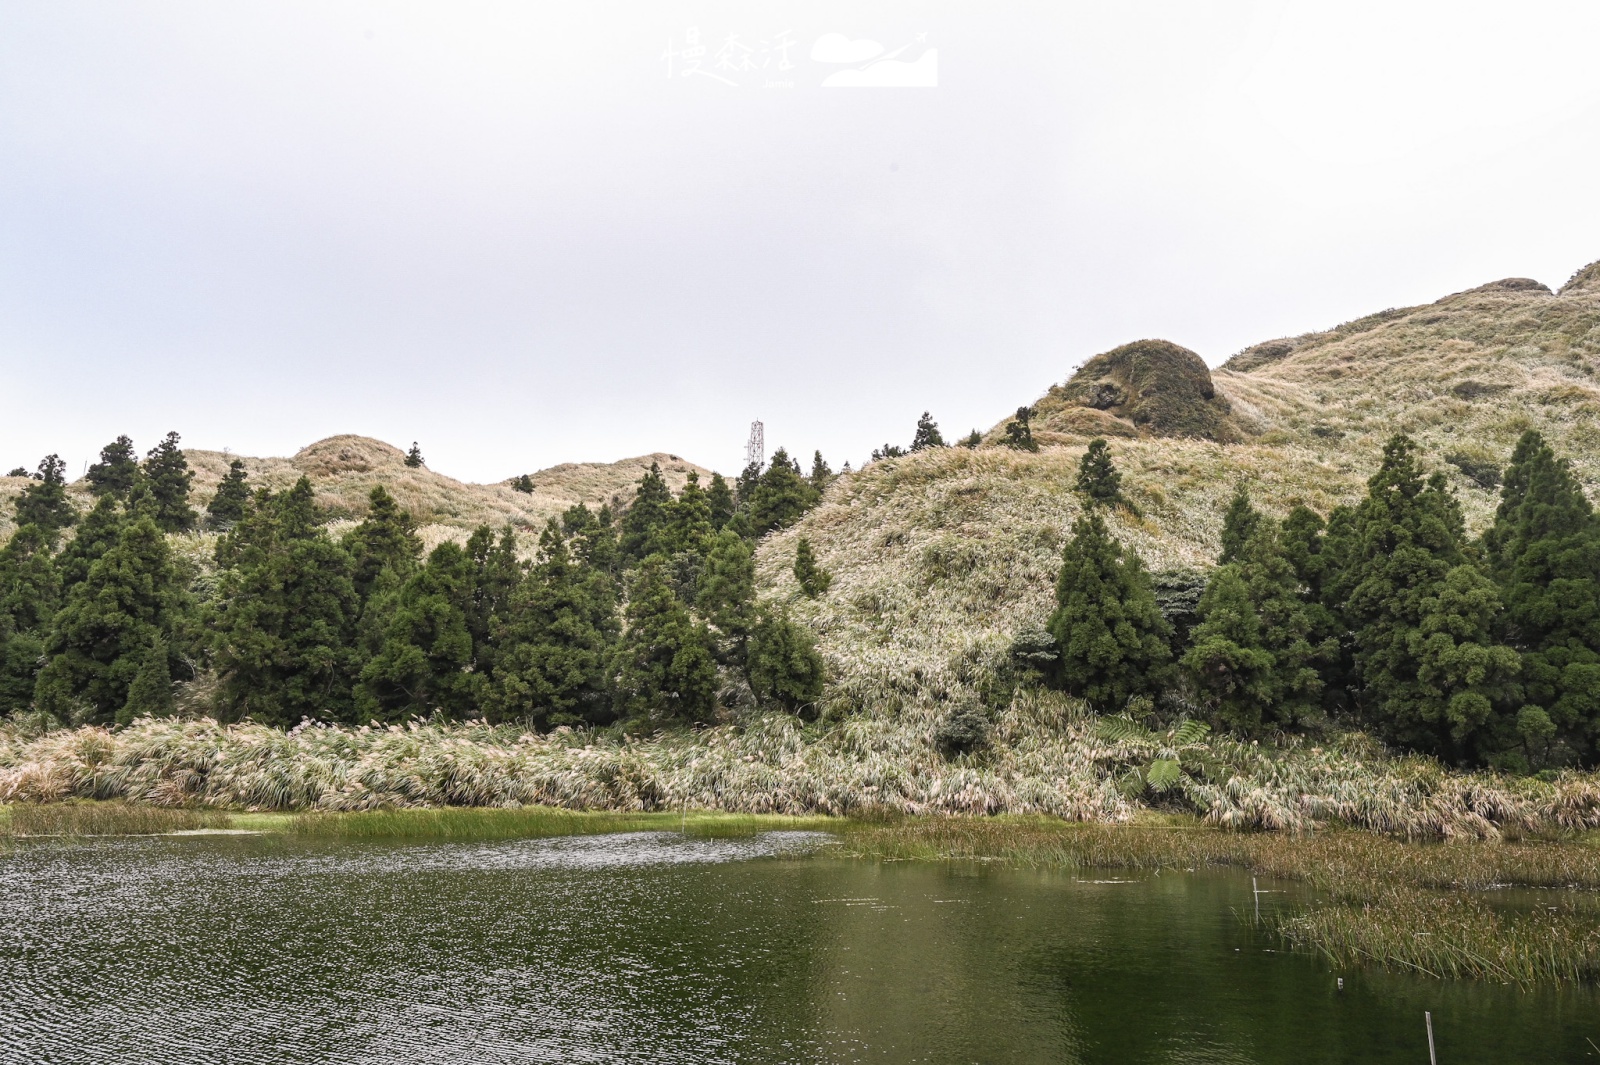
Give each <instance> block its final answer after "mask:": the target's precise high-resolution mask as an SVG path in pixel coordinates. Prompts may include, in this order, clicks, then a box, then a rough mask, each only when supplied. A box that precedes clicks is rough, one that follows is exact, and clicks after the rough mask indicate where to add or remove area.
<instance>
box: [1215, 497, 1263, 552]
mask: <svg viewBox="0 0 1600 1065" xmlns="http://www.w3.org/2000/svg"><path fill="white" fill-rule="evenodd" d="M1262 523H1263V519H1262V517H1261V512H1260V511H1259V510H1257V509H1256V508H1255V507H1253V506H1251V504H1250V492H1249V490H1248V489H1246V488H1245V486H1244V485H1242V484H1241V485H1240V486H1239V490H1238V491H1237V492H1235V493H1234V494H1233V500H1232V502H1230V503H1229V504H1228V509H1227V511H1225V512H1224V513H1223V515H1222V554H1221V555H1220V556H1218V558H1217V563H1218V565H1222V566H1226V565H1227V564H1228V563H1230V562H1237V561H1239V560H1240V559H1241V558H1243V557H1244V549H1245V545H1246V544H1248V543H1249V542H1250V539H1251V537H1253V536H1255V534H1256V530H1257V529H1259V528H1261V526H1262Z"/></svg>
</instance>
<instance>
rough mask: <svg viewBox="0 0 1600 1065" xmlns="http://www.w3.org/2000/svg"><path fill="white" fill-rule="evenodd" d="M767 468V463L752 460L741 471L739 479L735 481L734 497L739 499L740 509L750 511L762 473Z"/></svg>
mask: <svg viewBox="0 0 1600 1065" xmlns="http://www.w3.org/2000/svg"><path fill="white" fill-rule="evenodd" d="M765 469H766V465H765V463H762V462H752V463H750V464H749V465H747V466H746V467H745V468H744V469H742V470H740V471H739V477H738V480H736V481H735V482H734V486H733V491H734V498H735V499H736V500H737V501H738V509H739V510H744V511H748V510H749V509H750V503H751V500H753V499H754V498H755V494H756V486H757V485H759V484H760V483H761V473H762V471H763V470H765Z"/></svg>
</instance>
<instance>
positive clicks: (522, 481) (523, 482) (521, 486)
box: [511, 473, 533, 496]
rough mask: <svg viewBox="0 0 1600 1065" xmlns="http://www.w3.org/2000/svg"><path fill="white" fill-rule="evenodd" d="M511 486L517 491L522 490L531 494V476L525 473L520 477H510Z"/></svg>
mask: <svg viewBox="0 0 1600 1065" xmlns="http://www.w3.org/2000/svg"><path fill="white" fill-rule="evenodd" d="M511 487H512V488H513V489H515V490H516V491H518V492H524V493H526V494H528V495H530V496H531V495H533V478H532V477H530V476H528V475H527V474H525V473H524V474H523V475H522V476H520V477H513V478H512V479H511Z"/></svg>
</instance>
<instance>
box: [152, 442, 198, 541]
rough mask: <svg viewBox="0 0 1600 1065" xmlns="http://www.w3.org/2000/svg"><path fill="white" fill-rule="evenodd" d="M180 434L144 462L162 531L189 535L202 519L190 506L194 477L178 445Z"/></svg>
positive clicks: (156, 447) (154, 448)
mask: <svg viewBox="0 0 1600 1065" xmlns="http://www.w3.org/2000/svg"><path fill="white" fill-rule="evenodd" d="M178 442H179V437H178V434H177V433H168V434H167V435H166V437H165V438H164V439H163V440H162V441H161V443H159V444H157V445H156V446H155V447H153V448H151V449H150V453H149V454H148V455H146V456H145V460H144V480H145V484H146V486H147V487H148V488H149V489H150V496H151V498H152V499H153V500H154V501H155V522H156V525H158V526H159V527H160V528H161V530H162V531H163V532H189V531H190V530H191V529H193V528H194V527H195V526H196V525H197V524H198V523H199V521H200V516H199V515H198V514H196V513H195V512H194V508H193V507H191V506H189V485H190V483H191V482H192V481H193V480H194V474H193V473H191V472H190V471H189V460H188V459H186V458H184V456H183V449H182V448H180V447H179V446H178Z"/></svg>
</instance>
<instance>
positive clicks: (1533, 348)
mask: <svg viewBox="0 0 1600 1065" xmlns="http://www.w3.org/2000/svg"><path fill="white" fill-rule="evenodd" d="M1132 349H1138V350H1137V351H1133V350H1132ZM1152 352H1154V353H1155V354H1156V355H1157V356H1159V358H1157V359H1155V360H1154V362H1155V363H1158V364H1160V365H1156V366H1155V368H1154V370H1152V368H1151V364H1152V360H1151V359H1150V358H1148V356H1149V355H1150V353H1152ZM1190 355H1191V353H1188V352H1187V351H1185V349H1182V348H1179V347H1177V345H1174V344H1169V343H1165V342H1160V341H1141V342H1139V343H1138V344H1134V345H1128V346H1126V347H1124V348H1119V349H1116V351H1114V352H1108V353H1106V355H1104V356H1100V357H1097V358H1096V359H1091V360H1089V361H1088V362H1087V363H1085V364H1084V367H1083V369H1082V370H1080V371H1079V374H1078V375H1077V376H1075V377H1074V378H1071V379H1069V380H1068V381H1066V382H1063V383H1062V384H1059V385H1056V386H1053V387H1052V388H1051V389H1050V391H1049V392H1047V393H1046V395H1045V396H1044V397H1042V398H1041V399H1039V400H1038V401H1037V402H1036V404H1035V409H1036V411H1037V414H1036V420H1035V429H1036V432H1035V436H1036V439H1038V440H1039V441H1040V442H1041V443H1042V444H1043V447H1042V449H1041V451H1040V452H1038V453H1037V454H1028V453H1024V452H1017V451H1012V450H1009V449H1006V448H1004V447H1001V446H998V442H997V441H998V438H999V437H1000V436H1001V435H1002V434H1001V432H1000V429H1001V427H1000V426H997V427H996V428H995V430H994V431H991V432H990V433H989V434H988V436H987V437H986V443H985V444H984V445H983V446H981V447H980V448H978V449H977V450H967V449H964V448H947V449H938V450H933V451H924V452H920V453H917V454H913V455H909V456H907V457H904V458H900V459H893V460H885V461H880V462H875V463H872V464H871V465H869V466H866V467H864V468H863V469H862V470H860V471H858V472H857V473H855V474H852V475H849V476H846V477H843V478H841V479H840V480H839V481H838V482H836V483H835V484H834V485H833V486H832V487H830V489H829V490H828V493H827V495H826V497H825V499H824V501H823V503H822V505H821V506H819V507H818V508H817V509H816V510H814V511H813V512H812V513H811V514H809V515H808V516H807V517H806V518H805V519H804V520H803V521H802V522H801V523H800V524H799V525H798V526H797V527H795V528H793V529H790V530H789V531H787V532H785V533H783V534H781V535H777V536H773V537H770V538H768V540H767V541H765V542H764V543H763V544H762V545H761V548H760V552H759V564H760V567H761V574H762V578H763V582H764V584H765V585H766V586H767V587H768V588H770V589H771V590H772V591H771V594H773V595H775V596H777V597H779V598H783V599H787V600H789V601H791V602H792V603H793V605H794V609H795V611H796V613H797V615H799V616H800V617H802V618H804V619H805V620H806V621H807V622H809V623H810V624H811V625H812V626H813V627H815V629H816V630H817V632H818V633H819V639H820V644H821V646H822V649H823V651H824V653H825V654H826V656H827V657H828V659H829V661H830V663H831V665H832V668H833V672H834V675H835V676H836V677H837V679H838V683H837V684H835V685H834V687H833V694H832V697H831V698H832V700H833V702H834V703H835V704H836V707H837V708H838V709H841V710H842V709H851V710H874V709H877V710H886V711H891V712H892V711H894V710H896V709H899V708H913V707H922V708H927V707H930V706H932V705H933V704H936V703H937V702H939V701H940V700H942V699H943V698H944V697H946V696H947V695H949V694H951V693H953V692H956V691H958V690H960V689H962V688H965V687H967V686H969V685H972V684H975V683H980V682H981V681H982V679H983V678H984V677H985V676H987V675H989V674H990V673H991V671H992V670H993V669H994V668H995V666H996V665H998V664H999V663H1000V662H1001V661H1003V659H1004V656H1005V653H1006V650H1007V648H1008V647H1009V646H1010V643H1011V641H1012V638H1013V637H1014V636H1015V635H1016V633H1018V632H1019V631H1022V630H1024V629H1028V628H1034V627H1037V626H1039V625H1040V624H1041V623H1042V622H1043V621H1044V619H1045V618H1046V617H1047V616H1048V614H1049V611H1050V608H1051V605H1052V602H1053V592H1054V580H1055V575H1056V571H1057V568H1058V560H1059V554H1060V549H1061V545H1062V543H1063V542H1064V540H1065V537H1066V535H1067V532H1068V529H1069V528H1070V526H1071V523H1072V521H1073V520H1074V519H1075V518H1076V516H1077V514H1078V512H1079V506H1078V502H1077V500H1076V498H1075V497H1074V495H1073V492H1072V484H1073V480H1074V478H1075V476H1076V472H1077V464H1078V460H1079V458H1080V456H1081V455H1082V452H1083V448H1084V446H1085V445H1086V443H1087V441H1088V439H1089V438H1090V437H1091V436H1093V435H1102V436H1107V437H1110V438H1111V448H1112V452H1113V454H1114V456H1115V460H1116V462H1117V465H1118V467H1119V469H1121V470H1122V472H1123V475H1124V480H1123V483H1124V490H1125V492H1126V493H1127V494H1128V495H1129V497H1130V498H1131V499H1132V500H1133V501H1134V502H1135V503H1136V504H1137V505H1138V507H1139V510H1140V511H1141V514H1142V517H1139V518H1134V517H1132V516H1130V515H1128V514H1125V513H1124V514H1119V515H1116V516H1114V517H1113V519H1112V522H1111V524H1112V526H1113V528H1114V531H1115V533H1116V534H1117V535H1118V536H1119V537H1121V538H1122V539H1123V540H1124V542H1126V543H1129V544H1130V545H1131V546H1133V547H1134V548H1136V549H1137V550H1138V551H1139V552H1140V554H1141V555H1142V556H1143V557H1144V559H1145V561H1146V563H1147V564H1148V565H1149V567H1150V568H1151V569H1154V570H1161V569H1164V568H1176V567H1182V568H1193V569H1198V568H1203V567H1205V566H1208V565H1209V564H1210V562H1211V560H1212V559H1213V558H1214V557H1215V555H1216V552H1217V549H1218V535H1219V532H1220V529H1221V516H1222V511H1223V508H1224V507H1225V506H1226V504H1227V500H1228V498H1229V497H1230V496H1231V495H1232V493H1233V491H1234V489H1235V486H1236V485H1237V484H1239V483H1241V482H1244V483H1247V484H1248V485H1249V486H1250V489H1251V492H1252V494H1253V495H1254V496H1255V499H1256V501H1257V505H1258V506H1260V507H1261V508H1262V509H1264V510H1266V511H1269V512H1271V513H1274V514H1276V515H1279V516H1281V515H1282V514H1284V513H1286V512H1287V511H1288V509H1289V508H1290V507H1291V506H1293V505H1294V504H1295V503H1298V502H1304V503H1306V504H1308V505H1309V506H1311V507H1313V508H1314V509H1316V510H1318V511H1319V512H1322V513H1326V512H1327V511H1328V510H1329V509H1330V508H1331V507H1333V506H1335V505H1337V504H1339V503H1349V502H1353V501H1354V500H1356V499H1357V498H1358V497H1359V496H1360V494H1361V492H1362V491H1363V490H1364V485H1365V481H1366V478H1367V477H1368V476H1369V475H1370V474H1371V472H1372V471H1373V470H1374V469H1375V468H1376V466H1377V463H1378V458H1379V453H1380V450H1381V447H1382V445H1383V442H1384V440H1386V439H1387V438H1388V437H1389V436H1390V435H1391V434H1392V433H1394V432H1396V431H1405V432H1408V433H1410V434H1412V435H1413V436H1415V437H1416V438H1417V439H1418V440H1419V441H1421V442H1422V444H1423V446H1424V448H1425V454H1426V455H1427V457H1428V459H1429V461H1431V462H1433V463H1435V464H1436V465H1438V466H1439V467H1440V468H1443V469H1445V470H1446V471H1447V472H1448V473H1449V474H1450V476H1451V480H1452V483H1453V484H1454V486H1455V488H1456V490H1457V492H1458V494H1459V496H1460V498H1461V501H1462V504H1463V507H1464V509H1465V511H1466V515H1467V520H1468V524H1469V526H1470V527H1471V528H1472V529H1473V530H1474V531H1476V530H1478V529H1481V528H1482V527H1483V526H1484V525H1485V524H1486V523H1487V521H1488V520H1489V518H1490V517H1491V515H1492V513H1493V510H1494V506H1495V504H1496V502H1497V497H1496V495H1495V493H1494V492H1493V490H1492V487H1490V486H1485V485H1484V484H1481V483H1480V481H1479V480H1478V479H1475V478H1474V476H1469V473H1468V472H1463V468H1464V469H1465V470H1467V471H1470V472H1471V473H1474V474H1476V475H1477V477H1478V478H1482V477H1483V473H1482V472H1481V471H1482V469H1484V468H1487V469H1489V470H1493V469H1494V468H1495V467H1497V466H1500V465H1503V464H1504V463H1505V461H1506V459H1507V457H1508V456H1509V454H1510V450H1511V447H1512V445H1513V444H1514V442H1515V441H1516V438H1517V437H1518V435H1520V434H1521V433H1522V432H1523V431H1524V430H1525V429H1528V428H1538V429H1540V430H1541V431H1542V432H1544V433H1545V434H1546V436H1547V437H1548V438H1549V439H1550V441H1551V443H1552V444H1553V445H1554V446H1555V447H1556V448H1557V449H1558V451H1560V452H1562V453H1563V454H1566V455H1568V456H1570V457H1571V458H1572V460H1573V463H1574V466H1575V467H1576V470H1577V472H1578V475H1579V477H1580V478H1582V479H1583V480H1584V482H1585V483H1587V484H1589V485H1591V486H1592V485H1594V484H1596V483H1597V482H1600V446H1597V445H1600V263H1597V264H1595V265H1593V266H1590V267H1587V268H1585V269H1584V270H1583V271H1580V272H1579V273H1578V275H1577V276H1575V277H1574V278H1573V280H1572V281H1571V282H1569V283H1568V284H1567V285H1566V286H1564V287H1563V288H1562V289H1561V291H1560V292H1559V293H1552V292H1550V290H1549V289H1547V288H1545V287H1544V286H1543V285H1540V284H1538V283H1537V282H1533V281H1528V280H1526V279H1509V280H1506V281H1500V282H1495V283H1492V284H1489V285H1484V286H1481V287H1479V288H1475V289H1472V290H1470V291H1467V292H1461V293H1456V294H1454V295H1450V296H1446V297H1444V298H1443V299H1440V300H1438V301H1437V302H1435V303H1432V304H1428V305H1426V306H1421V307H1409V308H1403V309H1396V310H1388V311H1384V312H1381V313H1379V314H1375V315H1372V316H1370V317H1367V318H1362V319H1359V320H1357V321H1354V322H1349V323H1346V324H1344V325H1341V326H1338V327H1336V328H1334V329H1330V330H1326V331H1323V332H1316V333H1307V334H1305V335H1303V336H1299V337H1293V338H1286V339H1281V340H1273V341H1267V342H1264V343H1262V344H1257V345H1254V346H1252V347H1250V348H1247V349H1245V350H1244V351H1242V352H1240V353H1239V354H1238V355H1236V356H1234V357H1233V358H1232V359H1231V360H1229V361H1228V362H1227V363H1226V364H1225V365H1224V366H1223V367H1221V368H1220V369H1218V370H1216V371H1214V372H1212V373H1211V374H1210V375H1209V376H1210V381H1209V385H1210V388H1211V389H1212V390H1213V391H1214V393H1215V394H1214V396H1211V395H1207V394H1206V392H1207V384H1208V382H1204V381H1200V380H1198V379H1196V377H1195V376H1194V370H1193V367H1194V363H1195V362H1198V361H1199V360H1197V359H1191V358H1189V356H1190ZM1132 356H1139V358H1138V359H1135V358H1133V357H1132ZM1152 396H1155V397H1159V398H1160V400H1161V402H1160V404H1159V405H1157V406H1156V407H1155V408H1154V410H1155V411H1156V413H1157V414H1158V415H1159V416H1151V415H1150V414H1149V413H1148V412H1150V411H1151V410H1152V407H1151V404H1150V401H1151V398H1152ZM1184 402H1188V403H1189V404H1191V407H1190V409H1188V410H1184V409H1183V407H1182V404H1183V403H1184ZM1202 405H1203V406H1202ZM1141 410H1143V411H1144V412H1146V413H1145V415H1144V416H1141ZM1002 425H1003V423H1002ZM1206 436H1210V437H1212V439H1207V438H1205V437H1206ZM1224 441H1226V442H1224ZM1447 456H1449V457H1450V458H1451V459H1452V460H1454V461H1455V462H1456V463H1458V464H1459V466H1456V465H1449V464H1447V463H1446V457H1447ZM801 536H804V537H807V538H808V539H809V540H810V541H811V543H812V545H813V547H814V548H816V549H817V551H818V554H819V556H820V561H821V563H822V565H823V566H824V567H825V568H827V569H829V570H831V571H832V573H833V575H834V582H833V585H832V588H831V589H830V591H829V592H828V594H827V595H826V596H824V597H823V598H821V599H819V600H815V601H812V600H807V599H804V598H803V597H800V596H799V594H798V589H797V587H796V585H795V582H794V578H793V575H792V573H791V572H790V567H791V565H792V563H793V559H794V550H795V542H796V540H797V539H798V538H799V537H801Z"/></svg>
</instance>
